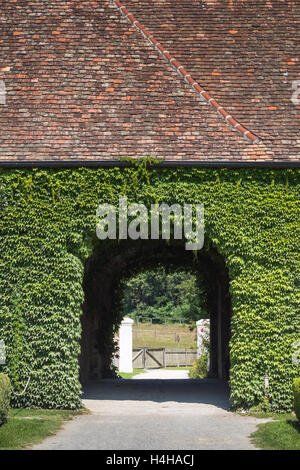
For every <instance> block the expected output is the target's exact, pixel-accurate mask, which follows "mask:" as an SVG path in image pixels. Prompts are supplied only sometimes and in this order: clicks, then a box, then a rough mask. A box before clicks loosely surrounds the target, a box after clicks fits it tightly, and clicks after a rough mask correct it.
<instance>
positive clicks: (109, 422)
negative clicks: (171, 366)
mask: <svg viewBox="0 0 300 470" xmlns="http://www.w3.org/2000/svg"><path fill="white" fill-rule="evenodd" d="M185 376H186V371H177V370H173V371H172V370H170V371H165V370H157V371H149V372H146V373H145V374H140V375H138V376H136V378H135V379H132V380H102V381H99V382H98V383H94V384H92V385H90V386H89V387H88V389H87V390H86V391H85V394H84V400H83V402H84V405H85V406H86V407H87V408H89V410H90V411H91V414H89V415H83V416H77V417H76V418H74V419H73V420H72V421H68V422H66V423H65V425H64V427H63V429H62V430H60V431H59V432H58V433H57V435H56V436H53V437H50V438H48V439H46V440H45V441H44V442H43V443H42V444H39V445H36V446H34V447H33V449H103V450H125V449H128V450H142V449H145V450H156V449H157V450H165V449H168V450H186V449H190V450H193V449H199V450H200V449H254V446H253V445H252V444H251V441H250V439H249V436H250V434H251V433H252V432H254V431H255V429H256V426H257V424H258V423H259V422H264V421H265V420H259V419H257V418H254V417H246V416H240V415H236V414H234V413H232V412H229V411H227V410H228V407H229V400H228V398H229V391H228V387H227V386H226V385H225V384H224V383H222V382H220V381H218V380H214V379H204V380H191V379H186V378H185ZM143 379H147V380H143Z"/></svg>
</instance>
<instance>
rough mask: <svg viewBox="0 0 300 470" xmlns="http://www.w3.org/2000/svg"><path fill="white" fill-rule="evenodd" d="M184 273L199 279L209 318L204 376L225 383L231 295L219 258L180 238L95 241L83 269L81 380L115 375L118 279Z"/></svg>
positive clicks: (119, 315) (119, 313)
mask: <svg viewBox="0 0 300 470" xmlns="http://www.w3.org/2000/svg"><path fill="white" fill-rule="evenodd" d="M161 265H163V266H165V267H167V269H180V270H189V271H192V272H193V273H195V275H196V276H199V278H201V279H202V282H203V285H204V287H205V290H206V295H207V308H208V312H209V318H210V353H209V354H210V360H209V370H208V377H211V378H219V379H222V380H227V379H228V378H229V369H230V350H229V341H230V335H231V333H230V322H231V311H232V309H231V297H230V293H229V276H228V271H227V268H226V265H225V260H224V258H223V257H222V256H221V255H220V254H219V253H218V252H217V251H216V250H215V249H214V247H212V246H210V245H208V244H206V245H205V247H204V248H203V249H202V250H201V251H199V252H197V253H194V252H192V251H186V250H185V248H184V244H183V243H182V242H181V241H179V240H170V241H168V242H167V241H164V240H135V241H132V240H121V241H114V240H106V241H104V242H103V241H102V242H99V241H96V243H95V246H94V251H93V253H92V255H91V256H90V257H89V258H88V260H87V261H86V265H85V274H84V280H83V288H84V292H85V301H84V304H83V307H82V308H83V314H82V317H81V325H82V336H81V355H80V380H81V383H82V384H83V385H84V384H86V383H88V382H90V381H93V380H98V379H101V378H108V377H110V378H112V377H115V372H114V369H113V367H112V357H113V354H114V352H115V350H116V344H115V342H114V337H115V334H116V332H117V331H118V329H119V326H120V323H121V321H122V316H123V312H122V307H121V306H122V295H123V292H122V287H121V286H122V281H124V279H126V278H130V277H132V276H133V275H135V274H137V273H139V272H141V271H143V270H149V269H154V268H156V267H158V266H161Z"/></svg>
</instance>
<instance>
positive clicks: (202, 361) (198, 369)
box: [189, 354, 208, 379]
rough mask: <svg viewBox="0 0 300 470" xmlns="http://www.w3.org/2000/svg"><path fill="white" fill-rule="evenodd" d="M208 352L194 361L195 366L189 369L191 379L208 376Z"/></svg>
mask: <svg viewBox="0 0 300 470" xmlns="http://www.w3.org/2000/svg"><path fill="white" fill-rule="evenodd" d="M207 364H208V354H202V355H201V356H200V357H198V359H197V360H196V361H195V362H194V364H193V366H192V367H191V369H190V371H189V377H190V378H191V379H204V378H205V377H207V370H208V366H207Z"/></svg>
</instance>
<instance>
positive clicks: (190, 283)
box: [122, 266, 208, 323]
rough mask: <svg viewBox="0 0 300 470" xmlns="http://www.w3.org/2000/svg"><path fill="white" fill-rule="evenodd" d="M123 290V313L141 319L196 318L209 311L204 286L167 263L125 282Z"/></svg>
mask: <svg viewBox="0 0 300 470" xmlns="http://www.w3.org/2000/svg"><path fill="white" fill-rule="evenodd" d="M197 281H198V282H197ZM201 291H202V292H201ZM123 292H124V298H123V302H122V308H123V312H124V315H126V316H129V317H130V318H132V319H133V320H138V321H140V322H143V321H149V320H152V321H155V320H156V321H157V322H162V323H163V322H166V323H168V322H171V321H176V320H184V321H192V320H194V321H195V320H199V319H200V318H207V315H208V313H207V307H206V295H205V290H204V288H203V287H202V284H201V282H199V280H198V279H197V278H196V276H195V274H193V273H190V272H186V271H179V270H175V271H173V272H167V271H166V267H165V266H160V267H159V268H157V269H155V270H151V271H143V272H141V273H139V274H137V275H136V276H133V277H132V278H130V279H129V280H127V281H125V282H124V290H123Z"/></svg>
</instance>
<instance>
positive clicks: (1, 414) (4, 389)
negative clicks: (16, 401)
mask: <svg viewBox="0 0 300 470" xmlns="http://www.w3.org/2000/svg"><path fill="white" fill-rule="evenodd" d="M10 392H11V388H10V380H9V378H8V377H7V375H5V374H0V426H1V425H2V424H4V423H5V422H6V420H7V414H8V411H9V402H10Z"/></svg>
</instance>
